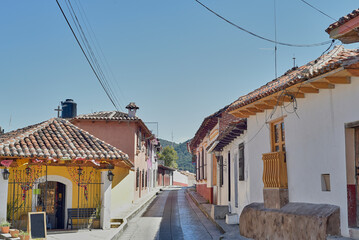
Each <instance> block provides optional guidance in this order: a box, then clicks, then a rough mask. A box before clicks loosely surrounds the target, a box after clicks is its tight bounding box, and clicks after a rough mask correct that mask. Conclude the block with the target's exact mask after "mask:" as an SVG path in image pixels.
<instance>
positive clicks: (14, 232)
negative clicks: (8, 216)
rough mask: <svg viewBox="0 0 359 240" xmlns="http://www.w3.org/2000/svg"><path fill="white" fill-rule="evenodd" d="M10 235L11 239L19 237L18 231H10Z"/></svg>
mask: <svg viewBox="0 0 359 240" xmlns="http://www.w3.org/2000/svg"><path fill="white" fill-rule="evenodd" d="M10 235H11V237H12V238H17V237H18V236H19V230H17V229H10Z"/></svg>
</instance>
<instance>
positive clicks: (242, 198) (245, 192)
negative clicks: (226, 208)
mask: <svg viewBox="0 0 359 240" xmlns="http://www.w3.org/2000/svg"><path fill="white" fill-rule="evenodd" d="M246 136H247V135H246V132H244V134H242V135H241V136H239V137H237V138H236V139H234V140H233V141H232V142H231V143H230V144H228V145H227V146H226V147H225V148H224V149H223V153H224V156H225V159H226V157H227V156H228V151H230V153H231V179H232V180H231V202H230V206H231V207H230V209H231V212H232V213H237V214H238V215H240V214H241V212H242V210H243V208H244V207H245V206H246V205H248V204H249V179H248V168H249V167H248V165H249V164H248V151H247V147H246V145H245V147H244V181H239V179H238V178H239V177H238V171H239V165H238V164H239V163H238V154H239V153H238V150H239V145H240V144H241V143H243V142H244V143H245V142H246ZM235 171H237V174H235ZM235 176H236V178H235ZM223 177H224V178H225V180H227V182H226V186H223V187H222V188H221V193H222V201H221V202H223V203H226V204H228V200H227V199H228V185H227V184H228V170H226V171H225V172H224V173H223ZM235 181H236V182H237V192H236V189H235V188H236V183H235ZM236 193H237V195H238V207H236V206H235V198H236Z"/></svg>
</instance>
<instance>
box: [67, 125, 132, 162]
mask: <svg viewBox="0 0 359 240" xmlns="http://www.w3.org/2000/svg"><path fill="white" fill-rule="evenodd" d="M72 123H73V124H74V125H76V126H77V127H79V128H81V129H84V130H85V131H87V132H89V133H90V134H92V135H94V136H95V137H97V138H99V139H101V140H104V141H105V142H107V143H109V144H111V145H112V146H114V147H116V148H118V149H120V150H121V151H123V152H124V153H126V154H127V155H128V156H129V158H130V160H131V161H132V162H134V156H135V146H136V145H135V143H136V142H135V133H136V130H137V126H136V125H137V124H136V123H134V122H118V121H99V120H97V121H92V120H74V121H73V122H72Z"/></svg>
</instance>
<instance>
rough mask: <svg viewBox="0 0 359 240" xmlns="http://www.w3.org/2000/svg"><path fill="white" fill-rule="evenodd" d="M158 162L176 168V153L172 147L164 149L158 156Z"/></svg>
mask: <svg viewBox="0 0 359 240" xmlns="http://www.w3.org/2000/svg"><path fill="white" fill-rule="evenodd" d="M158 157H159V160H164V162H165V166H167V167H172V168H178V165H177V162H176V161H177V159H178V156H177V152H176V150H175V149H174V148H173V147H172V146H167V147H165V148H164V149H163V150H162V152H161V153H160V154H159V155H158Z"/></svg>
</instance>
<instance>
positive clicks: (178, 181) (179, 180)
mask: <svg viewBox="0 0 359 240" xmlns="http://www.w3.org/2000/svg"><path fill="white" fill-rule="evenodd" d="M173 185H175V186H188V177H187V176H186V175H184V174H182V173H180V172H178V171H174V172H173Z"/></svg>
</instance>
